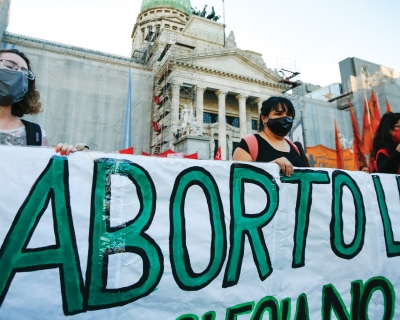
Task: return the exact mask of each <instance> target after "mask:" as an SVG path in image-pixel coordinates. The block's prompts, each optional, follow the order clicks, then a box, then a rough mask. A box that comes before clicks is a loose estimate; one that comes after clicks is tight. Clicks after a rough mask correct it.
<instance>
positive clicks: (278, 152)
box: [233, 97, 307, 177]
mask: <svg viewBox="0 0 400 320" xmlns="http://www.w3.org/2000/svg"><path fill="white" fill-rule="evenodd" d="M294 115H295V111H294V107H293V104H292V103H291V102H290V101H289V100H288V99H286V98H282V97H271V98H269V99H268V100H266V101H264V102H263V104H262V107H261V114H260V123H259V133H258V134H255V135H249V136H246V137H244V138H243V139H242V140H241V141H240V143H239V146H238V148H236V150H235V152H234V154H233V160H236V161H255V162H274V163H277V164H278V165H279V166H280V167H281V170H282V172H283V173H284V174H285V175H286V176H288V177H290V175H291V174H292V173H293V171H294V167H307V165H306V164H305V163H304V161H303V160H302V159H301V157H300V155H299V152H298V150H297V148H296V147H295V146H294V145H293V144H292V143H291V142H290V141H288V140H286V139H285V136H286V135H287V134H288V133H289V131H290V129H291V128H292V125H293V118H294Z"/></svg>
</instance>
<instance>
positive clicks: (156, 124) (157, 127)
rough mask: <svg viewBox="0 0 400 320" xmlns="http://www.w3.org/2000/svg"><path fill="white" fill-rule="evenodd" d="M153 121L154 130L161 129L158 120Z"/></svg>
mask: <svg viewBox="0 0 400 320" xmlns="http://www.w3.org/2000/svg"><path fill="white" fill-rule="evenodd" d="M151 123H152V124H153V129H154V131H158V130H160V127H159V126H158V122H157V121H152V122H151Z"/></svg>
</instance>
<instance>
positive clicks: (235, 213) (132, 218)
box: [0, 146, 400, 320]
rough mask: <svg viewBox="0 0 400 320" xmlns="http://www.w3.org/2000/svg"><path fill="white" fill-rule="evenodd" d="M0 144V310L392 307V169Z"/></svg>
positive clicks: (175, 312) (83, 315)
mask: <svg viewBox="0 0 400 320" xmlns="http://www.w3.org/2000/svg"><path fill="white" fill-rule="evenodd" d="M0 157H1V160H2V162H1V167H0V181H2V186H3V187H2V192H1V193H0V203H1V216H0V221H1V222H0V244H1V249H0V270H1V274H0V319H18V320H20V319H181V320H182V319H188V320H193V319H204V320H213V319H214V320H215V319H216V320H219V319H239V320H241V319H284V320H286V319H298V320H299V319H312V320H313V319H368V318H369V319H399V318H400V305H399V296H400V277H399V263H400V257H399V256H400V198H399V193H400V177H399V176H396V175H368V174H365V173H361V172H347V171H339V170H330V169H329V170H328V169H327V170H325V169H321V170H313V169H302V170H300V169H299V170H296V171H295V173H294V174H293V175H292V176H291V177H290V178H285V177H282V176H281V175H280V174H279V171H278V166H277V165H275V164H258V163H233V162H228V161H195V160H185V159H169V158H165V159H158V158H150V157H139V156H127V155H118V154H106V153H98V152H83V153H76V154H72V155H70V156H69V157H61V156H57V155H54V152H53V150H51V149H46V148H20V147H7V146H1V147H0Z"/></svg>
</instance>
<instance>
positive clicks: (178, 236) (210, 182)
mask: <svg viewBox="0 0 400 320" xmlns="http://www.w3.org/2000/svg"><path fill="white" fill-rule="evenodd" d="M193 185H197V186H199V187H200V188H201V189H202V190H203V192H204V194H205V196H206V199H207V205H208V208H209V217H210V224H211V233H212V234H211V248H210V255H211V256H210V262H209V264H208V266H207V268H206V269H205V270H204V271H203V272H201V273H195V272H194V271H193V269H192V267H191V266H190V257H189V252H188V249H187V247H186V242H185V239H186V230H185V213H184V207H185V206H184V205H185V198H186V194H187V191H188V190H189V188H190V187H191V186H193ZM199 218H201V219H203V218H204V217H199ZM170 220H171V222H170V238H169V239H170V240H169V243H170V252H171V254H170V259H171V267H172V273H173V275H174V278H175V281H176V283H177V284H178V285H179V287H180V288H181V289H183V290H200V289H201V288H204V287H205V286H207V285H208V284H209V283H210V282H211V281H213V280H214V279H215V278H216V277H217V276H218V274H219V273H220V271H221V268H222V265H223V263H224V261H225V256H226V230H225V220H224V209H223V207H222V201H221V197H220V194H219V190H218V186H217V184H216V182H215V180H214V178H213V177H212V175H211V174H210V173H209V172H207V171H206V170H204V169H203V168H201V167H191V168H189V169H187V170H184V171H182V172H181V173H180V174H179V175H178V177H177V178H176V181H175V185H174V188H173V191H172V194H171V200H170Z"/></svg>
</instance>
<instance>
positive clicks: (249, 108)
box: [246, 106, 253, 134]
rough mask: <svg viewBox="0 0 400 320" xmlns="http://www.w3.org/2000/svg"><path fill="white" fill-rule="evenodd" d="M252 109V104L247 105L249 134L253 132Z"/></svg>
mask: <svg viewBox="0 0 400 320" xmlns="http://www.w3.org/2000/svg"><path fill="white" fill-rule="evenodd" d="M251 111H252V108H251V107H250V106H247V107H246V119H247V123H246V126H247V127H246V128H247V133H248V134H249V133H251V131H252V130H253V129H252V128H251Z"/></svg>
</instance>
